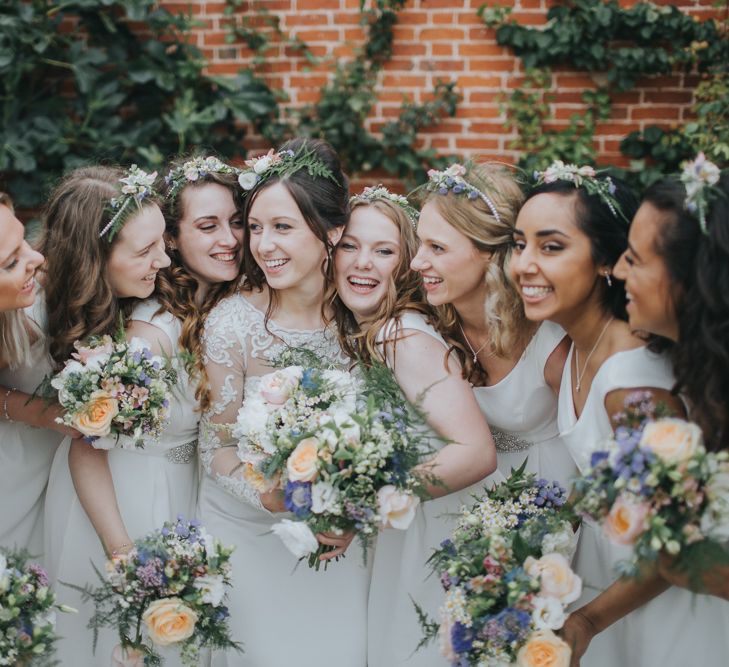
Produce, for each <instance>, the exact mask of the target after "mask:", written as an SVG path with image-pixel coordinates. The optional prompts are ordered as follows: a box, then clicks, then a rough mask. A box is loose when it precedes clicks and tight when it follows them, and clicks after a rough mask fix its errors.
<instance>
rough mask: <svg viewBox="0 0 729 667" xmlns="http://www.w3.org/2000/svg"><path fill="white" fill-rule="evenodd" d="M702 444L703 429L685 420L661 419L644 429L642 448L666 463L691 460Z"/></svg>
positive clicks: (641, 440)
mask: <svg viewBox="0 0 729 667" xmlns="http://www.w3.org/2000/svg"><path fill="white" fill-rule="evenodd" d="M701 444H702V437H701V429H700V428H699V427H698V426H697V425H696V424H693V423H691V422H687V421H684V420H683V419H659V420H657V421H654V422H650V423H649V424H647V425H646V427H645V429H643V435H642V437H641V439H640V446H641V447H645V448H646V449H649V450H650V451H652V452H653V453H654V454H655V455H656V456H658V457H659V458H661V459H663V460H664V461H665V462H666V463H681V462H682V461H686V460H688V459H690V458H691V457H692V456H693V455H694V453H695V452H696V450H697V449H698V448H699V447H700V446H701Z"/></svg>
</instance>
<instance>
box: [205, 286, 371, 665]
mask: <svg viewBox="0 0 729 667" xmlns="http://www.w3.org/2000/svg"><path fill="white" fill-rule="evenodd" d="M205 346H206V369H207V372H208V377H209V379H210V382H211V387H212V399H213V404H212V406H211V408H210V410H209V411H206V412H205V414H204V415H203V420H202V422H201V425H200V453H201V458H202V462H203V466H204V468H205V471H206V473H207V474H205V475H204V476H203V478H202V482H201V489H200V517H201V519H202V522H203V523H204V524H205V525H206V526H207V528H208V530H209V531H210V532H211V533H212V534H213V535H217V536H218V537H219V538H220V539H221V540H222V541H223V542H224V543H225V544H228V545H234V546H235V552H234V553H233V556H232V559H231V562H232V565H233V582H234V589H233V591H232V592H231V594H230V601H229V609H230V627H231V630H232V634H233V637H234V638H235V639H237V640H239V641H241V642H242V643H243V645H244V650H245V652H244V653H243V654H240V653H234V652H227V653H226V652H219V653H217V654H215V655H214V656H213V663H212V664H213V665H214V666H216V667H218V666H222V665H228V666H229V667H291V665H297V666H298V667H318V666H320V665H325V664H331V665H337V666H338V667H365V665H366V664H367V656H366V641H367V639H366V638H367V594H368V589H369V579H370V575H369V570H368V568H367V567H366V566H364V565H363V563H362V557H361V553H360V550H359V548H358V544H356V543H355V544H352V546H351V547H350V549H349V551H348V553H347V554H346V558H344V559H343V560H340V561H339V562H333V563H330V565H329V567H328V568H327V570H324V569H323V568H322V569H321V570H320V571H319V572H316V571H315V570H312V569H309V567H308V565H307V564H306V563H305V562H301V563H297V559H296V558H295V557H294V556H293V555H292V554H291V553H290V552H289V551H288V549H287V548H286V547H285V546H284V545H283V543H282V542H281V540H280V539H279V538H278V537H277V536H276V535H274V534H272V533H271V532H270V531H271V527H272V526H273V524H274V523H277V522H278V521H280V520H281V519H282V518H286V517H287V516H289V515H288V514H287V513H282V514H272V513H271V512H268V511H267V510H266V509H264V508H263V507H262V505H261V502H260V499H259V496H258V493H257V492H255V490H254V489H252V488H251V487H249V486H247V485H246V483H245V482H243V481H242V480H241V479H239V478H238V477H237V476H235V475H232V471H234V470H235V468H236V466H237V464H238V463H239V460H238V458H237V454H236V445H237V443H235V442H233V441H232V440H231V439H230V437H229V436H228V435H226V434H225V431H224V430H220V429H216V428H215V426H214V425H215V424H218V425H221V424H230V423H233V422H234V421H235V418H236V415H237V413H238V409H239V408H240V406H241V404H242V401H243V398H244V396H245V393H246V391H248V390H249V389H250V388H251V387H252V386H255V384H256V383H258V382H259V378H260V376H262V375H265V374H267V373H270V372H272V368H271V365H270V361H271V360H272V359H273V358H275V357H276V356H277V355H278V354H280V353H281V352H282V351H283V350H284V349H285V348H286V346H292V347H298V348H306V349H308V350H310V351H312V352H315V353H316V354H317V355H318V356H319V357H320V358H321V359H324V360H328V361H332V362H335V363H336V364H337V365H339V366H340V367H346V365H347V359H346V357H345V356H344V355H343V354H342V351H341V349H340V347H339V345H338V343H337V342H336V336H335V335H334V333H333V332H332V331H329V330H316V331H302V330H292V329H286V328H283V327H281V326H279V325H277V324H276V322H275V321H274V320H269V321H268V322H267V323H266V322H265V315H264V313H262V312H261V311H259V310H258V309H257V308H255V307H254V306H253V305H252V304H251V303H250V302H249V301H248V300H247V299H246V298H245V296H244V294H241V293H239V294H236V295H233V296H231V297H229V298H227V299H224V300H223V301H221V302H220V303H219V304H218V305H217V306H216V307H215V308H214V309H213V310H212V311H211V313H210V314H209V315H208V319H207V322H206V330H205Z"/></svg>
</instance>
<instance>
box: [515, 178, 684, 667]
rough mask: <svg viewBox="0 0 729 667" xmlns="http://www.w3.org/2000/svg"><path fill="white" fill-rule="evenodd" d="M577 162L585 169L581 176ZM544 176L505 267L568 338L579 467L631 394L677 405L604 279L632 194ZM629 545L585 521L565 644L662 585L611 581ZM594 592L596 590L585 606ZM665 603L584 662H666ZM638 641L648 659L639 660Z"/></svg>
mask: <svg viewBox="0 0 729 667" xmlns="http://www.w3.org/2000/svg"><path fill="white" fill-rule="evenodd" d="M585 169H589V168H584V169H583V172H582V173H583V174H584V173H585ZM554 174H557V175H556V176H554ZM547 175H548V176H549V181H548V182H547V183H544V182H543V179H544V174H543V175H542V178H541V179H540V182H541V184H539V185H538V186H537V187H536V188H534V189H533V190H532V191H531V193H530V194H529V196H528V197H527V200H526V202H525V204H524V206H523V207H522V209H521V211H520V212H519V216H518V218H517V221H516V228H515V230H514V239H515V249H514V256H513V257H512V260H511V264H510V273H511V277H512V279H513V280H514V282H515V283H516V284H517V285H518V289H519V291H520V293H521V296H522V298H523V300H524V305H525V312H526V315H527V317H528V318H529V319H531V320H534V321H544V320H551V321H553V322H556V323H557V324H559V325H560V326H562V327H563V328H564V330H565V331H566V332H567V334H568V336H569V337H570V338H571V339H572V346H571V347H570V351H569V354H568V357H567V364H566V367H565V373H564V375H563V377H562V384H561V388H560V394H559V414H558V421H559V427H560V435H561V438H562V440H563V442H564V444H565V445H566V447H567V449H568V450H569V452H570V453H571V455H572V457H573V458H574V460H575V463H576V465H577V467H578V468H579V470H580V471H584V470H585V468H586V467H587V466H588V465H589V461H590V455H591V452H592V450H593V449H594V447H595V446H596V445H598V444H599V443H600V442H601V441H603V440H604V439H606V438H607V437H609V436H610V435H611V433H612V428H613V424H612V422H611V416H612V415H615V414H616V413H618V412H619V411H620V410H621V409H622V407H623V402H624V399H625V397H626V396H627V395H628V394H630V393H631V392H633V391H635V390H637V389H645V390H650V391H652V392H653V394H654V395H655V397H656V400H658V401H662V402H664V403H666V405H667V406H669V407H671V408H673V410H674V411H676V412H679V413H680V412H681V410H682V407H681V405H680V403H679V402H678V401H677V399H676V398H675V397H673V396H672V395H671V394H670V389H671V387H672V386H673V376H672V373H671V367H670V363H669V361H668V359H666V358H665V357H663V356H659V355H657V354H654V353H652V352H650V351H649V350H648V349H647V348H646V347H645V344H644V342H643V341H642V340H640V339H638V338H636V337H635V336H633V335H632V333H631V330H630V327H629V326H628V323H627V321H626V320H627V315H626V311H625V292H624V290H623V285H622V283H619V281H618V280H617V278H616V277H615V276H614V275H613V266H614V265H615V263H616V262H617V260H618V258H619V257H620V255H621V254H622V253H623V251H624V250H625V249H626V247H627V236H628V222H627V220H629V219H630V218H631V217H632V216H633V214H634V213H635V211H636V209H637V200H636V198H635V196H634V195H633V194H632V192H630V190H629V189H628V188H627V186H625V185H624V184H623V183H622V182H619V181H616V182H612V181H611V180H610V179H608V178H605V177H602V176H584V175H583V176H582V177H580V178H577V176H576V175H575V173H574V172H573V171H571V170H570V169H569V167H561V168H559V167H554V166H553V167H552V168H550V170H549V171H548V172H547ZM577 184H579V185H577ZM613 191H614V192H613ZM629 553H630V550H629V549H628V548H627V547H618V546H616V545H613V544H612V543H611V542H609V541H608V540H607V538H606V537H604V535H603V533H602V530H601V529H600V528H599V526H597V525H595V524H594V523H592V522H590V521H586V522H583V524H582V530H581V535H580V540H579V544H578V547H577V555H576V560H575V569H576V571H577V573H578V574H579V575H580V576H581V577H582V580H583V582H584V584H585V587H584V593H583V596H582V598H581V599H580V601H579V603H578V606H581V608H580V609H578V610H577V611H576V612H574V613H573V614H572V615H571V616H570V619H569V621H568V622H567V624H566V625H565V628H564V634H565V636H566V637H567V638H568V639H570V641H573V642H575V641H577V640H576V639H575V636H576V633H577V631H576V630H575V628H578V629H581V628H582V626H583V625H586V626H589V627H590V628H592V627H593V625H592V624H594V625H595V626H596V627H597V628H598V629H603V627H605V625H606V624H609V623H610V622H612V620H610V621H606V620H605V618H604V616H603V615H601V616H599V617H598V616H597V611H598V610H600V609H602V608H603V606H604V605H608V608H609V609H610V608H617V609H620V610H621V615H624V614H626V613H628V612H629V611H631V610H633V609H637V608H638V607H640V606H641V605H644V604H646V603H647V602H648V601H649V600H651V599H652V598H653V597H655V596H657V595H658V594H659V593H661V592H662V591H663V590H665V588H666V586H665V583H663V582H661V581H660V580H659V579H658V578H657V577H648V578H647V579H646V580H644V581H641V582H637V581H622V580H621V581H618V582H617V583H615V584H614V585H612V586H611V584H612V583H613V582H614V581H615V573H614V566H615V564H616V563H617V562H618V561H619V560H621V559H623V558H626V557H627V556H628V555H629ZM600 591H604V592H603V593H600V594H599V595H598V596H597V598H595V600H594V602H593V601H592V598H594V597H595V594H596V592H597V593H599V592H600ZM673 602H675V601H674V600H672V599H670V598H668V597H667V596H665V595H664V596H662V597H661V598H660V599H658V600H655V601H653V602H651V603H649V604H647V605H646V606H645V607H644V608H643V609H641V610H640V612H638V613H636V614H633V615H631V617H630V619H629V621H628V623H626V622H624V621H621V622H618V623H616V624H615V625H613V626H612V627H610V629H609V630H607V631H605V632H603V633H601V634H600V635H599V636H598V637H597V639H596V640H595V641H594V642H593V645H592V646H591V647H590V651H589V652H588V653H587V655H586V656H585V664H586V665H590V666H592V665H605V667H608V666H610V667H614V665H636V667H648V665H649V664H650V665H665V664H668V663H667V662H666V661H667V659H668V655H667V654H670V651H671V643H670V642H666V641H665V636H664V637H663V638H661V633H660V628H659V627H656V626H657V625H660V619H661V617H662V615H663V614H665V613H668V611H669V609H670V605H671V604H672V603H673ZM588 603H589V604H588ZM584 605H586V606H584ZM592 610H595V612H594V615H593V611H592ZM684 610H685V612H686V613H688V609H684ZM644 647H645V648H646V649H648V650H651V651H652V652H653V656H654V657H655V659H653V658H651V659H650V660H649V662H641V661H639V660H636V656H640V655H642V649H643V648H644ZM584 650H585V646H584V645H583V643H582V641H580V642H579V643H577V644H576V645H575V646H574V649H573V664H579V658H580V656H581V655H582V653H584ZM658 656H660V657H658Z"/></svg>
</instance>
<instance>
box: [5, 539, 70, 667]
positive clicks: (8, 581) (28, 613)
mask: <svg viewBox="0 0 729 667" xmlns="http://www.w3.org/2000/svg"><path fill="white" fill-rule="evenodd" d="M56 611H61V612H72V611H75V610H74V609H71V608H70V607H66V606H64V605H59V604H57V603H56V596H55V595H54V594H53V591H51V590H50V588H48V576H47V575H46V573H45V570H43V568H42V567H41V566H40V565H36V564H35V563H29V562H28V554H27V553H25V552H22V551H8V550H4V549H0V665H41V664H51V663H52V660H51V657H52V654H53V644H54V642H55V641H56V633H55V625H56Z"/></svg>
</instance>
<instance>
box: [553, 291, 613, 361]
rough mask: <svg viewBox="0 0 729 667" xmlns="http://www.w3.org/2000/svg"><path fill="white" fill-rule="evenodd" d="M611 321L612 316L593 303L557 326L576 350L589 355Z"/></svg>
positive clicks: (578, 310) (577, 310)
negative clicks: (560, 327)
mask: <svg viewBox="0 0 729 667" xmlns="http://www.w3.org/2000/svg"><path fill="white" fill-rule="evenodd" d="M612 319H614V318H613V316H612V314H611V313H610V312H609V311H608V310H607V309H606V308H604V307H603V306H602V305H601V304H599V303H595V302H593V303H589V304H586V305H585V306H583V307H581V308H579V309H576V310H575V313H574V315H573V316H571V317H569V318H565V319H563V320H562V321H560V322H557V324H559V325H561V326H562V328H563V329H564V330H565V331H566V332H567V335H568V336H569V337H570V338H571V339H572V343H573V344H574V346H575V349H576V350H578V351H579V352H580V353H582V354H584V353H587V354H589V353H590V351H591V350H592V348H593V347H594V345H595V341H596V340H597V339H598V337H599V336H600V335H601V334H602V333H603V331H604V329H605V328H606V327H607V326H608V323H609V322H610V321H611V320H612Z"/></svg>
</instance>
